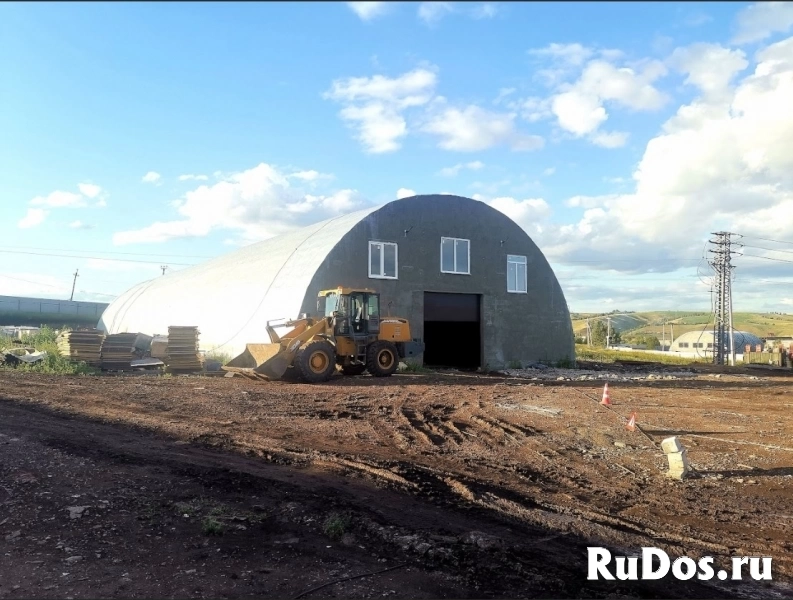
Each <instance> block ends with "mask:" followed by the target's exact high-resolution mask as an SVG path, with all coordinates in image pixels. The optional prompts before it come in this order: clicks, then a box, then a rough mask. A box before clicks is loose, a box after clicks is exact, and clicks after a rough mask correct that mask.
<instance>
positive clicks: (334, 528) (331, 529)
mask: <svg viewBox="0 0 793 600" xmlns="http://www.w3.org/2000/svg"><path fill="white" fill-rule="evenodd" d="M349 525H350V520H349V518H348V517H346V516H345V515H340V514H338V513H333V514H331V515H330V516H328V518H327V519H325V524H324V525H323V527H322V530H323V531H324V532H325V535H327V536H328V537H329V538H330V539H332V540H337V539H339V538H341V536H343V535H344V533H345V532H346V531H347V527H349Z"/></svg>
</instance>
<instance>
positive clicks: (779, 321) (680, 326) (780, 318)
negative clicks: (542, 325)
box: [570, 311, 793, 341]
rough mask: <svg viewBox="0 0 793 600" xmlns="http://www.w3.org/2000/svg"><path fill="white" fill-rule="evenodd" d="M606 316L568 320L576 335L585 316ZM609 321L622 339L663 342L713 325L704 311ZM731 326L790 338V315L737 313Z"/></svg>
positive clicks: (629, 316) (792, 331)
mask: <svg viewBox="0 0 793 600" xmlns="http://www.w3.org/2000/svg"><path fill="white" fill-rule="evenodd" d="M605 316H606V313H603V314H601V315H596V314H584V313H572V314H571V315H570V317H571V321H572V324H573V331H574V332H575V335H576V336H584V335H586V318H587V317H589V318H595V317H599V318H601V319H603V318H604V317H605ZM664 321H666V323H667V325H666V326H664V325H662V323H663V322H664ZM611 322H612V325H613V326H614V327H616V328H617V329H618V330H619V331H620V333H622V335H623V338H625V337H626V334H627V333H630V334H631V335H643V334H644V335H647V334H649V335H655V336H656V337H657V338H658V339H659V340H662V339H663V337H664V333H665V334H666V339H667V341H668V340H669V339H670V337H671V335H672V334H674V337H675V338H676V337H678V336H680V335H682V334H683V333H687V332H689V331H702V329H703V328H706V329H707V328H708V327H710V326H711V325H712V323H713V320H712V317H711V315H710V313H706V312H696V311H646V312H637V313H631V314H626V315H619V316H612V317H611ZM670 325H671V327H670ZM733 327H734V328H735V330H736V331H748V332H749V333H753V334H754V335H756V336H758V337H766V336H768V335H793V315H782V314H773V313H751V312H736V313H733Z"/></svg>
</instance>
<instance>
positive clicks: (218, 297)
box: [98, 195, 575, 369]
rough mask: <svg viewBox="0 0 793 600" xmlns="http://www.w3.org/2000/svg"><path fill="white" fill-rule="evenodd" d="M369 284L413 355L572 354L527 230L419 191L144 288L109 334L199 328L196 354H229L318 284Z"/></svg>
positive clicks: (114, 310)
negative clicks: (418, 347) (407, 335)
mask: <svg viewBox="0 0 793 600" xmlns="http://www.w3.org/2000/svg"><path fill="white" fill-rule="evenodd" d="M339 286H344V287H354V288H370V289H374V290H376V291H378V292H380V294H381V298H380V302H381V313H382V316H383V317H386V316H388V315H389V314H390V315H391V316H395V317H397V316H398V317H405V318H407V319H409V320H410V327H411V334H412V337H413V338H414V339H418V340H421V341H422V342H423V343H424V345H425V349H424V353H423V355H419V356H418V357H417V361H418V362H421V363H423V364H425V365H428V366H441V367H456V368H463V369H475V368H479V367H483V368H490V369H493V368H504V367H506V366H508V365H510V364H512V363H516V362H520V363H521V364H523V365H525V364H528V363H530V362H535V361H560V360H570V361H572V360H574V358H575V345H574V337H573V329H572V323H571V321H570V314H569V311H568V307H567V303H566V301H565V298H564V294H563V292H562V289H561V287H560V285H559V282H558V280H557V278H556V276H555V274H554V272H553V270H552V269H551V267H550V265H549V264H548V261H547V260H546V259H545V256H544V255H543V253H542V252H541V251H540V249H539V248H538V247H537V246H536V245H535V244H534V242H533V241H532V240H531V239H530V238H529V236H528V235H527V234H526V232H525V231H524V230H523V229H522V228H521V227H520V226H519V225H518V224H517V223H515V222H514V221H512V220H511V219H510V218H509V217H507V216H506V215H504V214H503V213H501V212H500V211H498V210H496V209H494V208H492V207H490V206H488V205H487V204H485V203H484V202H480V201H477V200H472V199H470V198H464V197H460V196H452V195H422V196H412V197H410V198H403V199H401V200H395V201H392V202H389V203H387V204H384V205H380V206H374V207H370V208H367V209H365V210H360V211H357V212H354V213H350V214H346V215H342V216H339V217H335V218H332V219H329V220H326V221H323V222H321V223H316V224H314V225H311V226H309V227H305V228H303V229H300V230H297V231H293V232H289V233H286V234H283V235H279V236H277V237H273V238H270V239H267V240H264V241H262V242H257V243H254V244H251V245H249V246H246V247H244V248H241V249H239V250H237V251H234V252H231V253H229V254H225V255H222V256H219V257H216V258H214V259H211V260H209V261H207V262H204V263H202V264H198V265H195V266H192V267H188V268H186V269H183V270H181V271H176V272H173V273H169V274H167V275H164V276H161V277H157V278H155V279H152V280H150V281H145V282H143V283H140V284H138V285H136V286H134V287H133V288H131V289H130V290H128V291H126V292H125V293H124V294H122V295H121V296H119V297H118V298H117V299H116V300H115V301H113V302H112V303H111V304H110V305H109V306H108V307H107V309H106V310H105V312H104V313H103V315H102V317H101V319H100V321H99V323H98V327H99V329H102V330H104V331H105V332H106V333H108V334H110V333H123V332H142V333H146V334H149V335H164V334H166V333H167V331H168V327H169V326H173V325H188V326H198V328H199V330H200V343H201V350H203V351H212V350H216V351H218V352H223V353H225V354H228V355H231V356H236V355H238V354H240V353H241V352H243V350H244V349H245V345H246V344H248V343H259V342H266V341H268V339H269V338H268V335H267V332H266V330H265V325H266V323H267V321H268V320H275V319H281V318H296V317H298V316H299V315H300V314H301V313H306V314H309V315H313V314H315V313H316V309H317V294H318V292H319V291H320V290H326V289H333V288H336V287H339Z"/></svg>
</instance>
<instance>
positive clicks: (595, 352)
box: [575, 344, 702, 365]
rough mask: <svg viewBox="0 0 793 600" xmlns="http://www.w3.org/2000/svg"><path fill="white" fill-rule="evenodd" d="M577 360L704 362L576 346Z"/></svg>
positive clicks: (604, 361)
mask: <svg viewBox="0 0 793 600" xmlns="http://www.w3.org/2000/svg"><path fill="white" fill-rule="evenodd" d="M575 352H576V358H577V359H578V360H591V361H594V362H600V363H613V362H614V361H616V360H625V361H640V362H657V363H662V364H665V365H691V364H694V363H697V362H702V360H701V359H700V360H698V359H696V358H684V357H682V356H677V355H673V354H670V355H668V356H667V355H666V354H650V353H645V352H622V351H620V350H606V349H604V348H591V347H589V346H585V345H582V344H576V347H575Z"/></svg>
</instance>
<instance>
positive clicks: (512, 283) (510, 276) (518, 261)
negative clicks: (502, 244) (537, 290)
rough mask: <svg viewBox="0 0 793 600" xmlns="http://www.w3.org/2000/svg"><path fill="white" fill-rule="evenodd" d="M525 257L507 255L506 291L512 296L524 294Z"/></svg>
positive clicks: (525, 277)
mask: <svg viewBox="0 0 793 600" xmlns="http://www.w3.org/2000/svg"><path fill="white" fill-rule="evenodd" d="M526 280H527V274H526V257H525V256H516V255H514V254H508V255H507V291H508V292H512V293H513V294H525V293H526V288H527V286H526Z"/></svg>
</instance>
